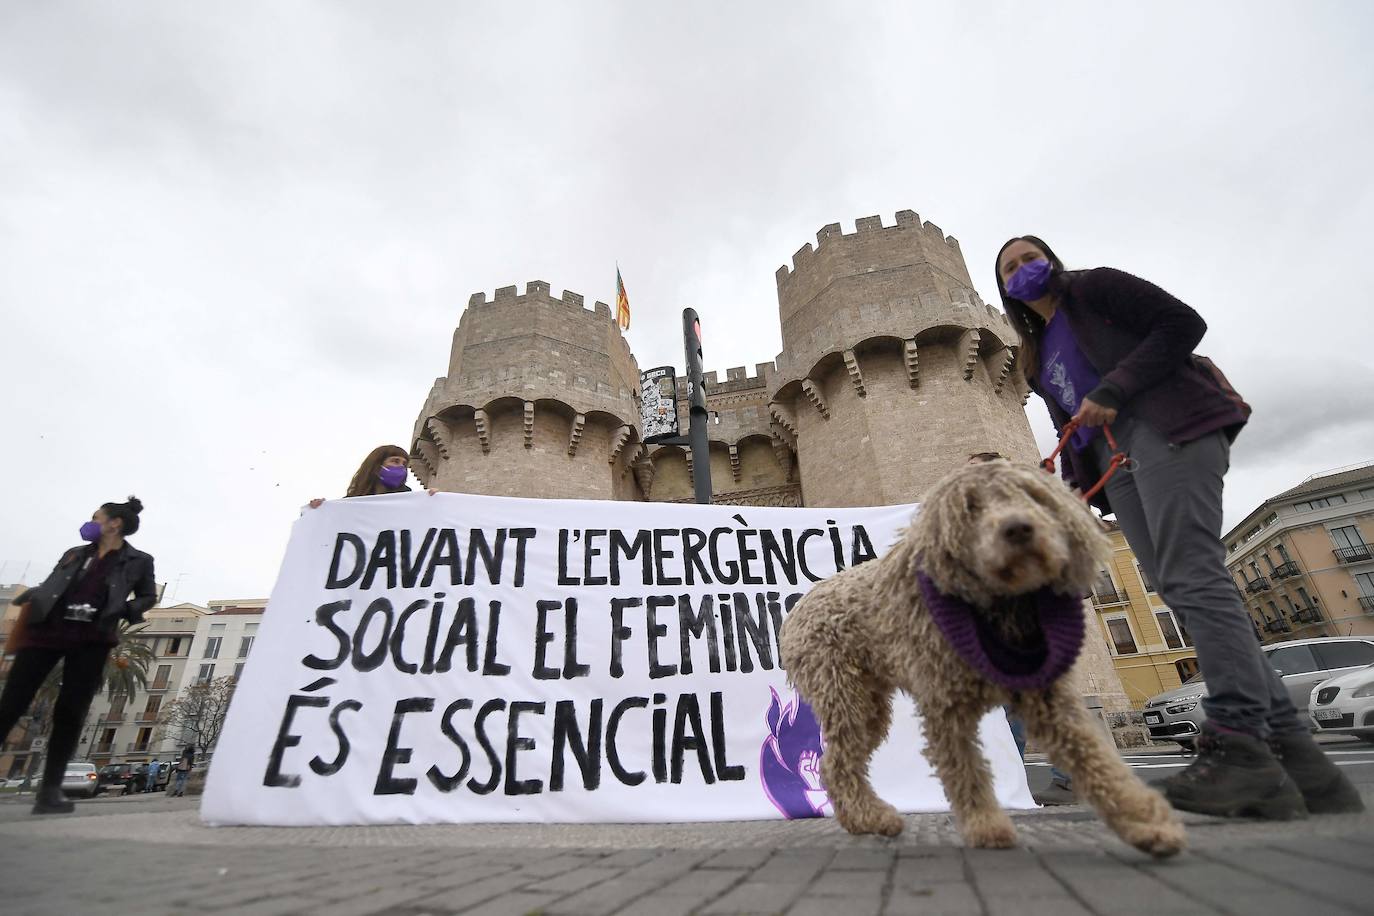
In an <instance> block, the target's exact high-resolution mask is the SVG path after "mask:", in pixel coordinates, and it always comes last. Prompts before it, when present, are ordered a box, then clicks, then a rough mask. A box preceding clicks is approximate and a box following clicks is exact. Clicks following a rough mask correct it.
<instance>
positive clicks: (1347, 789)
mask: <svg viewBox="0 0 1374 916" xmlns="http://www.w3.org/2000/svg"><path fill="white" fill-rule="evenodd" d="M1269 749H1270V750H1271V751H1273V752H1274V756H1275V757H1277V758H1278V759H1279V763H1280V764H1282V766H1283V769H1284V771H1285V772H1286V773H1287V774H1288V778H1289V779H1291V780H1293V782H1294V783H1295V784H1296V785H1297V787H1298V791H1300V792H1302V798H1303V801H1304V802H1306V803H1307V810H1308V811H1310V812H1312V813H1313V814H1354V813H1357V812H1360V811H1363V810H1364V799H1362V798H1360V790H1359V789H1357V788H1355V786H1354V784H1353V783H1352V782H1351V781H1350V780H1349V779H1347V778H1346V775H1345V774H1344V773H1342V772H1341V768H1340V767H1338V766H1336V765H1335V764H1334V763H1332V762H1331V759H1330V758H1329V757H1327V756H1326V755H1325V754H1323V753H1322V749H1321V748H1320V747H1318V746H1317V742H1315V741H1313V740H1312V736H1311V735H1309V734H1307V733H1306V732H1297V733H1290V734H1283V735H1274V736H1273V737H1272V738H1270V739H1269Z"/></svg>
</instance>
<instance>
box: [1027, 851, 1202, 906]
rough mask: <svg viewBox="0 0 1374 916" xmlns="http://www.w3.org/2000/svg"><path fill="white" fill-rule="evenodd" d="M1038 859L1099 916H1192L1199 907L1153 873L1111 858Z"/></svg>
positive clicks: (1075, 854) (1063, 855)
mask: <svg viewBox="0 0 1374 916" xmlns="http://www.w3.org/2000/svg"><path fill="white" fill-rule="evenodd" d="M1041 860H1042V861H1043V862H1044V864H1045V868H1046V869H1047V870H1048V871H1049V872H1050V873H1052V874H1053V875H1054V877H1056V878H1057V879H1058V880H1059V881H1060V882H1062V883H1063V884H1064V886H1066V887H1067V888H1068V889H1069V890H1070V892H1071V893H1072V894H1073V895H1074V896H1075V897H1077V898H1078V899H1079V900H1081V901H1082V902H1083V903H1084V904H1085V905H1086V906H1087V907H1088V908H1089V909H1091V910H1092V911H1093V912H1095V913H1100V914H1102V916H1132V914H1138V913H1139V914H1152V916H1171V914H1189V913H1194V912H1197V910H1198V907H1199V904H1198V901H1197V900H1195V899H1193V898H1191V897H1190V896H1188V895H1187V894H1183V893H1181V892H1179V891H1177V890H1175V889H1174V888H1172V887H1170V886H1168V885H1167V884H1164V883H1161V882H1160V880H1159V878H1158V877H1157V875H1156V874H1153V873H1150V872H1146V871H1141V870H1139V869H1138V868H1137V867H1136V864H1135V863H1134V862H1127V861H1124V860H1122V859H1120V858H1117V857H1114V856H1106V855H1101V854H1098V853H1096V852H1092V851H1088V852H1082V851H1077V850H1075V851H1067V852H1046V853H1043V854H1042V856H1041Z"/></svg>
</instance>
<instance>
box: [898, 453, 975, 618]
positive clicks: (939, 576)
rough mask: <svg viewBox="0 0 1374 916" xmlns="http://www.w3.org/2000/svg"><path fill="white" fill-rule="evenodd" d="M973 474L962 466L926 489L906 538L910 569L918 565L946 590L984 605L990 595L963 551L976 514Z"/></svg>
mask: <svg viewBox="0 0 1374 916" xmlns="http://www.w3.org/2000/svg"><path fill="white" fill-rule="evenodd" d="M977 487H978V482H977V478H976V476H974V475H970V474H968V473H965V472H964V471H963V469H960V470H958V471H955V472H954V473H952V474H950V475H948V476H946V477H945V478H944V479H943V480H941V481H940V482H939V483H937V484H935V486H933V487H931V488H930V490H929V491H928V492H927V493H926V498H925V499H924V500H922V502H921V508H920V511H919V513H918V514H917V516H916V520H915V521H914V522H913V523H912V526H911V530H910V531H909V532H908V534H907V538H906V540H907V541H909V542H910V544H911V550H912V554H913V555H912V558H911V563H912V566H911V569H912V578H913V580H914V578H915V573H916V572H917V567H918V566H919V571H921V572H924V573H925V574H926V575H927V576H929V577H930V578H931V580H932V581H933V582H934V583H935V587H936V588H938V589H939V590H940V591H942V592H945V593H947V594H953V595H958V596H959V597H961V598H963V599H964V600H966V601H970V602H972V603H974V604H978V605H983V604H987V603H988V602H989V601H990V600H991V595H990V593H989V592H988V591H987V589H986V588H985V587H984V586H983V583H982V581H981V580H979V578H978V577H977V575H975V574H974V572H973V570H972V569H970V568H969V565H968V564H966V563H964V562H963V560H962V555H963V553H964V551H967V550H969V549H970V547H971V540H972V538H971V536H970V529H971V527H972V524H973V521H974V518H975V516H976V515H977V511H978V509H977V506H976V503H977V501H978V500H980V499H982V498H984V494H981V493H980V492H978V489H977Z"/></svg>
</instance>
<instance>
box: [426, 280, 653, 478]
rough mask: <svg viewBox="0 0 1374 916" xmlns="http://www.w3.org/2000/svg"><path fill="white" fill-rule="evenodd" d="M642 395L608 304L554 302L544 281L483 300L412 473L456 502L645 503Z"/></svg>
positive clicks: (438, 385) (429, 404)
mask: <svg viewBox="0 0 1374 916" xmlns="http://www.w3.org/2000/svg"><path fill="white" fill-rule="evenodd" d="M639 397H640V394H639V366H638V365H637V364H636V363H635V358H634V355H633V354H631V353H630V348H629V345H628V344H626V342H625V339H624V338H623V337H622V336H621V335H620V329H619V328H618V327H616V324H615V322H614V321H613V320H612V319H611V310H610V307H609V306H608V305H606V304H605V303H604V302H598V303H596V305H595V307H594V308H593V309H587V308H585V307H584V305H583V298H582V296H580V295H578V294H577V293H573V292H568V291H564V293H563V296H562V298H560V299H555V298H553V296H552V295H551V294H550V290H549V284H547V283H545V282H543V281H540V280H532V281H530V282H529V284H528V285H527V286H526V287H525V293H524V295H517V291H516V288H515V287H514V286H506V287H502V288H501V289H498V290H497V291H496V298H495V299H494V300H493V301H490V302H489V301H487V297H486V294H485V293H477V294H475V295H473V296H472V297H471V298H470V299H469V300H468V307H467V309H466V310H465V311H464V312H463V315H462V318H461V319H460V320H459V322H458V329H457V331H455V332H454V335H453V349H452V352H451V354H450V356H449V365H448V374H447V375H446V376H443V377H441V378H438V379H435V381H434V387H433V388H432V389H431V390H430V393H429V397H428V398H427V399H426V400H425V405H424V408H423V409H422V410H421V411H420V416H419V418H418V419H417V420H416V423H415V429H414V433H413V437H412V447H411V456H412V466H413V468H414V470H415V473H416V475H417V476H418V477H419V478H420V480H421V481H422V482H423V483H424V484H425V485H426V486H427V487H434V488H436V489H440V490H448V491H452V492H457V493H484V494H489V495H494V496H526V497H534V498H573V497H576V498H585V499H632V500H633V499H643V498H644V490H645V489H646V488H647V480H648V479H649V477H648V475H650V474H651V466H650V464H649V462H648V461H647V459H646V457H645V451H644V446H643V444H642V443H641V442H640V436H639V431H638V430H639V407H638V399H639ZM636 471H638V473H636ZM641 476H643V477H644V480H645V481H646V484H645V485H643V486H642V485H641V483H640V480H639V478H640V477H641Z"/></svg>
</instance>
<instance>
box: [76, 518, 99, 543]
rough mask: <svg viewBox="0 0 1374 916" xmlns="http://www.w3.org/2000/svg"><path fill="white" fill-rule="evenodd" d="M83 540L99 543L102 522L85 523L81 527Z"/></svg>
mask: <svg viewBox="0 0 1374 916" xmlns="http://www.w3.org/2000/svg"><path fill="white" fill-rule="evenodd" d="M81 540H83V541H98V540H100V522H95V521H91V522H85V523H84V524H82V526H81Z"/></svg>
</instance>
